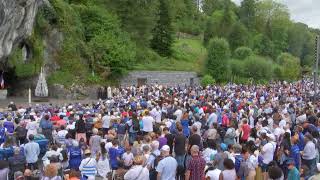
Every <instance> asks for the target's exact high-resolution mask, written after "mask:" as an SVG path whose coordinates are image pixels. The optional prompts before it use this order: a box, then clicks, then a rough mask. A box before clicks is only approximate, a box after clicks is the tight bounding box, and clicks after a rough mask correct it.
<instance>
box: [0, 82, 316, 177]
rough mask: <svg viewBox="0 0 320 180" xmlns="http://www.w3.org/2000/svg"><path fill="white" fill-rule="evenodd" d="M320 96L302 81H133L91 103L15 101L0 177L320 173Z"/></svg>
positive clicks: (6, 116)
mask: <svg viewBox="0 0 320 180" xmlns="http://www.w3.org/2000/svg"><path fill="white" fill-rule="evenodd" d="M314 95H315V93H314V91H313V84H312V83H311V82H309V81H308V80H301V81H297V82H294V83H287V82H271V83H270V84H268V85H235V84H227V85H224V86H222V85H221V86H218V85H217V86H208V87H200V86H197V87H165V86H161V85H158V84H155V85H152V86H141V87H134V86H131V87H126V88H119V89H116V90H114V91H113V92H112V94H111V93H110V94H108V97H106V99H104V100H98V102H94V103H90V104H80V103H71V104H64V105H52V104H41V105H39V104H35V105H30V106H27V107H23V106H19V105H15V104H14V103H13V102H12V103H10V105H9V106H8V110H5V111H4V112H1V113H0V119H1V121H0V144H1V148H0V157H1V158H0V159H2V160H0V179H1V180H2V179H3V180H6V179H15V180H23V179H43V180H61V179H66V180H78V179H88V180H89V179H102V180H103V179H124V180H149V179H150V180H174V179H177V180H184V179H186V180H204V179H206V180H238V179H239V180H240V179H241V180H269V179H271V180H282V179H283V180H285V179H288V180H299V179H310V180H320V163H319V151H320V136H319V132H320V101H318V100H317V99H315V98H313V97H315V96H314ZM43 139H45V140H47V142H48V143H47V146H43V145H41V144H40V143H39V140H43ZM10 149H11V150H12V154H10V153H7V152H8V150H10Z"/></svg>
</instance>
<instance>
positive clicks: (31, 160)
mask: <svg viewBox="0 0 320 180" xmlns="http://www.w3.org/2000/svg"><path fill="white" fill-rule="evenodd" d="M33 140H34V136H33V134H30V135H29V142H28V143H27V144H26V145H25V146H24V155H25V157H26V160H27V165H28V168H29V169H32V170H33V169H37V168H38V166H37V161H38V156H39V154H40V146H39V144H38V143H36V142H34V141H33Z"/></svg>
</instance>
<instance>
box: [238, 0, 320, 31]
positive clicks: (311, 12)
mask: <svg viewBox="0 0 320 180" xmlns="http://www.w3.org/2000/svg"><path fill="white" fill-rule="evenodd" d="M233 1H234V2H236V3H237V4H240V2H241V0H233ZM276 1H278V2H280V3H283V4H285V5H286V6H288V8H289V10H290V16H291V19H292V20H294V21H295V22H302V23H305V24H307V25H308V26H310V27H313V28H320V0H276Z"/></svg>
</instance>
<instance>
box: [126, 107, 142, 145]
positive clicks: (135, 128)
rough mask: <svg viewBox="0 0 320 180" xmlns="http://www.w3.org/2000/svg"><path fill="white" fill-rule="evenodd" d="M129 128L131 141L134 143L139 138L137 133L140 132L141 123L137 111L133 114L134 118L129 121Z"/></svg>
mask: <svg viewBox="0 0 320 180" xmlns="http://www.w3.org/2000/svg"><path fill="white" fill-rule="evenodd" d="M127 124H128V126H129V127H130V129H129V143H130V144H133V142H134V141H135V140H136V138H137V134H140V124H139V119H138V117H137V114H136V113H133V114H132V118H131V119H130V120H129V121H128V122H127Z"/></svg>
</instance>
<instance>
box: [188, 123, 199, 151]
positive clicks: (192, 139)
mask: <svg viewBox="0 0 320 180" xmlns="http://www.w3.org/2000/svg"><path fill="white" fill-rule="evenodd" d="M197 131H198V128H197V126H192V129H191V132H192V134H191V136H190V137H189V140H188V154H190V149H191V147H192V146H193V145H197V146H198V147H201V136H200V135H199V134H197Z"/></svg>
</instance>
